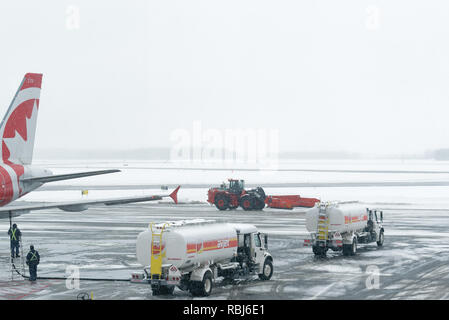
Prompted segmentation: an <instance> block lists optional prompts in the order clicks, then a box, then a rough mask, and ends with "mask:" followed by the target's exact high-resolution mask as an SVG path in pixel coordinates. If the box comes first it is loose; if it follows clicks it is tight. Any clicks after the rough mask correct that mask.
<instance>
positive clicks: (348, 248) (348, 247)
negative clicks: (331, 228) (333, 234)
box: [343, 244, 351, 256]
mask: <svg viewBox="0 0 449 320" xmlns="http://www.w3.org/2000/svg"><path fill="white" fill-rule="evenodd" d="M343 255H344V256H350V255H351V245H350V244H344V245H343Z"/></svg>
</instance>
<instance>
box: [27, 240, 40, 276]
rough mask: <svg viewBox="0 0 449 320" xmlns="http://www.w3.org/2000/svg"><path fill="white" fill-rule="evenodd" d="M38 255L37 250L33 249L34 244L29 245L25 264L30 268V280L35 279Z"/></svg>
mask: <svg viewBox="0 0 449 320" xmlns="http://www.w3.org/2000/svg"><path fill="white" fill-rule="evenodd" d="M39 261H40V256H39V252H37V251H36V250H34V246H33V245H31V246H30V252H28V254H27V261H26V263H27V265H28V267H29V268H30V281H36V278H37V265H38V264H39Z"/></svg>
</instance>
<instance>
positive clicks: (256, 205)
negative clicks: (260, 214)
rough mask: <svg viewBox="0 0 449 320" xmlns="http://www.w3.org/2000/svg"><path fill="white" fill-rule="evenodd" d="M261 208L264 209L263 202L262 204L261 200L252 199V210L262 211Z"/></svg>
mask: <svg viewBox="0 0 449 320" xmlns="http://www.w3.org/2000/svg"><path fill="white" fill-rule="evenodd" d="M263 208H265V202H263V201H262V200H261V199H257V198H256V199H254V209H255V210H263Z"/></svg>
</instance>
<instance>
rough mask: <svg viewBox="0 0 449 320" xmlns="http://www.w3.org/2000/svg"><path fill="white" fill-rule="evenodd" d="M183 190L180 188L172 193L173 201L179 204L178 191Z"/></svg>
mask: <svg viewBox="0 0 449 320" xmlns="http://www.w3.org/2000/svg"><path fill="white" fill-rule="evenodd" d="M179 188H181V186H178V187H177V188H176V189H175V190H173V192H172V193H170V198H172V199H173V201H174V202H175V203H176V204H178V190H179Z"/></svg>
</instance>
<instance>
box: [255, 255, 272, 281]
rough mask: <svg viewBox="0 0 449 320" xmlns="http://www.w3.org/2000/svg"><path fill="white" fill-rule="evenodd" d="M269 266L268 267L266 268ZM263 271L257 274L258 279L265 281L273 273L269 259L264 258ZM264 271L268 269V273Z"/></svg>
mask: <svg viewBox="0 0 449 320" xmlns="http://www.w3.org/2000/svg"><path fill="white" fill-rule="evenodd" d="M267 268H269V269H267ZM262 270H263V273H261V274H259V279H261V280H264V281H267V280H270V279H271V276H272V275H273V271H274V268H273V262H272V261H271V259H265V262H264V264H263V269H262ZM266 271H269V272H268V273H267V272H266Z"/></svg>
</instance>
